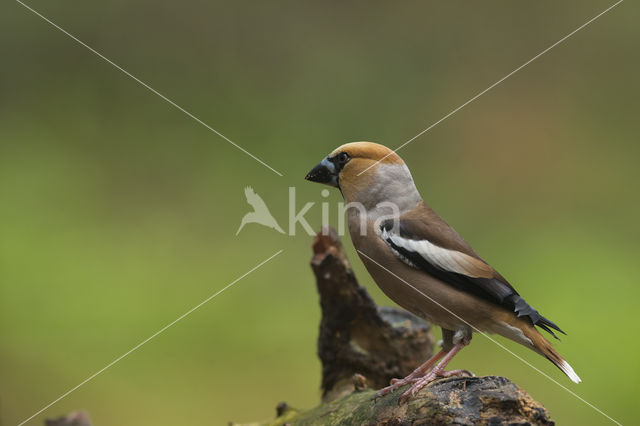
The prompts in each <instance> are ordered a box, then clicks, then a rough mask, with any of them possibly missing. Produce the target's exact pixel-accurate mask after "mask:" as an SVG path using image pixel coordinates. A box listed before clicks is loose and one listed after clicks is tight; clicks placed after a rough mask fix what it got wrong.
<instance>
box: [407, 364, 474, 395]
mask: <svg viewBox="0 0 640 426" xmlns="http://www.w3.org/2000/svg"><path fill="white" fill-rule="evenodd" d="M473 376H474V374H473V373H472V372H470V371H469V370H450V371H444V370H441V369H438V368H435V369H433V370H431V371H430V372H429V373H428V374H426V375H425V376H424V377H421V378H419V379H414V380H413V384H412V385H411V387H410V388H409V389H407V390H406V391H405V392H404V393H403V394H402V395H400V398H399V399H398V404H403V403H405V402H407V401H408V400H409V399H410V398H413V397H414V396H416V394H417V393H418V392H420V390H421V389H422V388H424V387H425V386H427V385H428V384H430V383H433V382H435V381H436V380H438V379H441V378H446V377H473Z"/></svg>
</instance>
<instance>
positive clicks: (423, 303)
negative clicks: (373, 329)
mask: <svg viewBox="0 0 640 426" xmlns="http://www.w3.org/2000/svg"><path fill="white" fill-rule="evenodd" d="M306 179H307V180H310V181H312V182H319V183H323V184H327V185H330V186H334V187H336V188H338V189H339V190H340V192H341V193H342V196H343V197H344V199H345V201H346V202H347V205H346V207H347V218H348V226H349V233H350V235H351V239H352V241H353V244H354V246H355V248H356V250H357V251H358V254H359V256H360V258H361V259H362V262H363V263H364V265H365V266H366V268H367V270H368V271H369V273H370V274H371V276H372V277H373V279H374V280H375V282H376V283H377V284H378V286H379V287H380V288H381V289H382V291H383V292H384V293H385V294H386V295H387V296H388V297H389V298H390V299H392V300H393V301H394V302H396V303H397V304H398V305H400V306H402V307H403V308H404V309H407V310H408V311H410V312H412V313H413V314H415V315H417V316H419V317H421V318H424V319H426V320H428V321H430V322H431V323H433V324H436V325H439V326H440V327H442V336H443V341H442V350H441V351H440V352H438V353H437V354H436V355H434V356H433V357H432V358H431V359H429V360H428V361H427V362H425V363H424V364H423V365H421V366H420V367H418V368H417V369H416V370H415V371H414V372H413V373H411V374H410V375H408V376H407V377H405V378H404V379H401V380H398V379H394V380H392V382H391V385H390V386H388V387H386V388H384V389H382V390H380V392H379V394H380V395H383V394H385V393H387V392H389V391H392V390H395V389H397V388H399V387H401V386H404V385H407V384H412V386H411V387H410V388H409V389H408V390H407V391H406V392H405V393H404V394H403V395H402V400H406V399H407V398H409V397H410V396H412V395H415V393H416V392H417V391H418V390H420V389H421V388H422V387H424V386H425V385H427V384H428V383H430V382H432V381H434V380H436V379H437V378H439V377H449V376H457V375H464V374H470V373H469V372H467V371H466V370H452V371H444V368H445V366H446V365H447V364H448V363H449V361H451V359H452V358H453V357H454V356H455V355H456V354H457V353H458V352H459V351H460V350H461V349H462V348H463V347H464V346H466V345H468V344H469V342H470V341H471V335H472V333H473V332H485V333H497V334H500V335H501V336H504V337H506V338H508V339H511V340H513V341H515V342H518V343H520V344H522V345H524V346H526V347H527V348H529V349H531V350H533V351H535V352H537V353H539V354H540V355H542V356H544V357H546V358H547V359H548V360H549V361H551V362H552V363H554V364H555V365H556V366H557V367H558V368H559V369H560V370H562V372H563V373H565V374H566V375H567V376H568V377H569V378H570V379H571V380H573V381H574V382H576V383H578V382H580V378H579V377H578V375H577V374H576V373H575V372H574V371H573V368H571V366H570V365H569V364H568V363H567V362H566V361H565V360H564V359H563V358H562V357H561V356H560V354H558V352H556V351H555V350H554V349H553V347H552V346H551V344H550V343H549V341H547V339H545V338H544V337H543V336H542V334H540V332H538V330H537V329H536V327H539V328H541V329H542V330H545V331H546V332H548V333H550V334H551V335H552V336H553V337H556V335H555V334H554V330H556V331H558V332H560V333H563V334H564V332H563V331H562V330H560V328H559V327H558V326H557V325H555V324H554V323H553V322H551V321H550V320H548V319H547V318H545V317H543V316H542V315H540V314H539V313H538V311H536V310H535V309H534V308H533V307H531V306H530V305H529V304H528V303H527V302H525V300H524V299H523V298H522V297H521V296H520V295H519V294H518V292H517V291H516V290H515V289H514V288H513V286H512V285H511V284H509V282H508V281H507V280H506V279H505V278H504V277H503V276H502V275H500V273H498V271H496V270H495V269H493V268H492V267H491V266H490V265H489V264H488V263H487V262H485V261H484V260H482V258H480V256H478V254H477V253H476V252H475V251H474V250H473V249H472V248H471V246H469V244H467V242H466V241H465V240H463V239H462V237H460V235H458V233H457V232H456V231H455V230H454V229H453V228H452V227H451V226H449V225H448V224H447V223H446V222H445V221H444V220H443V219H442V218H440V216H438V214H437V213H436V212H435V211H433V210H432V209H431V208H430V207H429V206H428V205H427V204H426V203H425V202H424V201H423V200H422V197H420V194H419V193H418V190H417V189H416V186H415V184H414V182H413V178H412V177H411V173H410V172H409V169H408V168H407V166H406V165H405V163H404V161H402V159H401V158H400V157H399V156H398V155H397V154H396V153H395V152H393V151H392V150H390V149H389V148H387V147H385V146H383V145H378V144H375V143H370V142H354V143H348V144H346V145H343V146H341V147H339V148H338V149H336V150H335V151H333V152H332V153H331V154H329V155H328V156H327V157H326V158H325V159H324V160H322V161H321V162H320V164H318V165H317V166H315V167H314V168H313V169H312V170H311V171H310V172H309V173H308V174H307V176H306ZM438 361H440V362H439V363H438V364H437V365H436V363H437V362H438Z"/></svg>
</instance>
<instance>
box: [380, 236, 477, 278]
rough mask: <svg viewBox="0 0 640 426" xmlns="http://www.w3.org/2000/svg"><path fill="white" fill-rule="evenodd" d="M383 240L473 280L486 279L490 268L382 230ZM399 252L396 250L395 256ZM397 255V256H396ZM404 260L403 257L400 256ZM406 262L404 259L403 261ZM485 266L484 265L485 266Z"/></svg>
mask: <svg viewBox="0 0 640 426" xmlns="http://www.w3.org/2000/svg"><path fill="white" fill-rule="evenodd" d="M380 236H381V237H382V239H383V240H384V241H385V242H387V240H390V241H391V242H392V243H393V244H394V245H396V246H398V247H401V248H403V249H405V250H408V251H411V252H414V253H417V254H419V255H420V256H422V257H423V258H424V259H425V260H426V261H427V262H429V263H430V264H432V265H434V266H437V267H438V268H440V269H444V270H445V271H449V272H456V273H458V274H463V275H466V276H468V277H471V278H481V277H485V276H486V273H487V272H488V267H486V269H485V268H483V267H481V266H480V265H479V262H480V261H478V260H477V259H475V258H473V257H471V256H469V255H467V254H464V253H461V252H459V251H456V250H449V249H445V248H442V247H438V246H437V245H435V244H432V243H431V242H429V241H427V240H410V239H407V238H402V237H401V236H399V235H396V234H392V233H388V232H387V230H386V229H384V228H383V229H382V232H381V233H380ZM396 253H397V252H396V251H395V250H394V254H396ZM396 255H397V254H396ZM399 257H401V258H402V256H399ZM403 260H404V259H403ZM483 266H484V265H483Z"/></svg>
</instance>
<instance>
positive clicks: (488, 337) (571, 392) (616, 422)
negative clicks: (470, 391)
mask: <svg viewBox="0 0 640 426" xmlns="http://www.w3.org/2000/svg"><path fill="white" fill-rule="evenodd" d="M357 251H358V253H360V254H361V255H363V256H364V257H366V258H367V259H369V260H370V261H372V262H373V263H375V264H376V265H378V266H379V267H381V268H382V269H384V270H385V271H387V272H388V273H389V274H391V275H393V276H394V277H395V278H397V279H399V280H400V281H402V282H403V283H405V284H406V285H408V286H409V287H411V288H412V289H414V290H415V291H417V292H418V293H420V294H421V295H423V296H424V297H426V298H427V299H429V300H430V301H432V302H433V303H435V304H436V305H438V306H440V307H441V308H442V309H444V310H445V311H447V312H449V313H450V314H451V315H453V316H454V317H456V318H458V319H459V320H460V321H462V322H463V323H465V324H467V325H468V326H469V327H471V328H472V329H473V330H474V331H475V332H477V333H479V334H481V335H483V336H484V337H486V338H487V339H489V340H490V341H492V342H493V343H495V344H496V345H498V346H499V347H501V348H502V349H504V350H505V351H507V352H509V353H510V354H511V355H513V356H514V357H515V358H516V359H519V360H520V361H522V362H523V363H525V364H526V365H528V366H529V367H531V368H533V369H534V370H535V371H537V372H538V373H540V374H541V375H543V376H544V377H546V378H547V379H549V380H551V381H552V382H553V383H555V384H556V385H558V386H560V387H561V388H562V389H564V390H566V391H567V392H569V393H570V394H571V395H573V396H575V397H576V398H578V399H579V400H580V401H582V402H584V403H585V404H586V405H588V406H589V407H591V408H593V409H594V410H596V411H597V412H598V413H600V414H602V415H603V416H605V417H606V418H607V419H609V420H611V421H612V422H613V423H615V424H617V425H619V426H622V423H620V422H618V421H616V420H614V419H613V418H612V417H610V416H609V415H607V414H606V413H605V412H604V411H602V410H600V409H599V408H598V407H596V406H595V405H593V404H591V403H590V402H589V401H586V400H585V399H583V398H582V397H581V396H580V395H578V394H577V393H575V392H573V391H572V390H571V389H569V388H567V387H566V386H564V385H563V384H561V383H559V382H558V381H557V380H555V379H554V378H552V377H551V376H549V375H548V374H547V373H545V372H544V371H542V370H540V369H539V368H538V367H536V366H534V365H533V364H531V363H530V362H529V361H527V360H525V359H524V358H522V357H521V356H520V355H518V354H516V353H515V352H513V351H511V350H510V349H509V348H507V347H506V346H504V345H503V344H502V343H500V342H498V341H497V340H496V339H494V338H493V337H491V336H489V335H488V334H487V333H484V332H483V331H481V330H480V329H479V328H478V327H476V326H474V325H473V324H471V323H470V322H469V321H467V320H465V319H463V318H461V317H460V316H459V315H457V314H456V313H454V312H452V311H451V310H450V309H448V308H447V307H445V306H443V305H441V304H440V303H438V302H437V301H435V300H434V299H433V298H431V297H430V296H428V295H426V294H425V293H423V292H422V291H420V290H418V289H417V288H416V287H414V286H413V285H411V284H409V283H408V282H407V281H406V280H404V279H403V278H402V277H399V276H398V275H396V274H394V273H393V272H391V271H390V270H389V269H387V268H385V267H384V266H382V265H381V264H380V263H378V262H377V261H375V260H374V259H372V258H371V257H369V256H367V255H366V254H365V253H363V252H362V251H361V250H357Z"/></svg>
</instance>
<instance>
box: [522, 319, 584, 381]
mask: <svg viewBox="0 0 640 426" xmlns="http://www.w3.org/2000/svg"><path fill="white" fill-rule="evenodd" d="M523 331H524V334H525V335H526V336H527V337H528V338H529V339H530V340H531V342H532V344H533V349H534V350H535V351H536V352H538V353H539V354H540V355H542V356H544V357H545V358H547V359H548V360H549V361H551V362H552V363H553V364H554V365H555V366H556V367H558V368H559V369H560V371H562V372H563V373H564V374H566V375H567V377H569V378H570V379H571V380H572V381H573V382H574V383H580V382H581V381H582V380H581V379H580V377H579V376H578V375H577V374H576V372H575V371H574V370H573V368H572V367H571V366H570V365H569V363H568V362H567V361H565V359H564V358H562V356H561V355H560V354H559V353H558V352H557V351H556V350H555V349H554V348H553V346H551V343H549V341H548V340H547V339H545V338H544V336H543V335H542V334H540V332H538V330H536V329H535V328H534V327H533V326H531V327H527V328H526V329H525V330H523Z"/></svg>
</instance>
